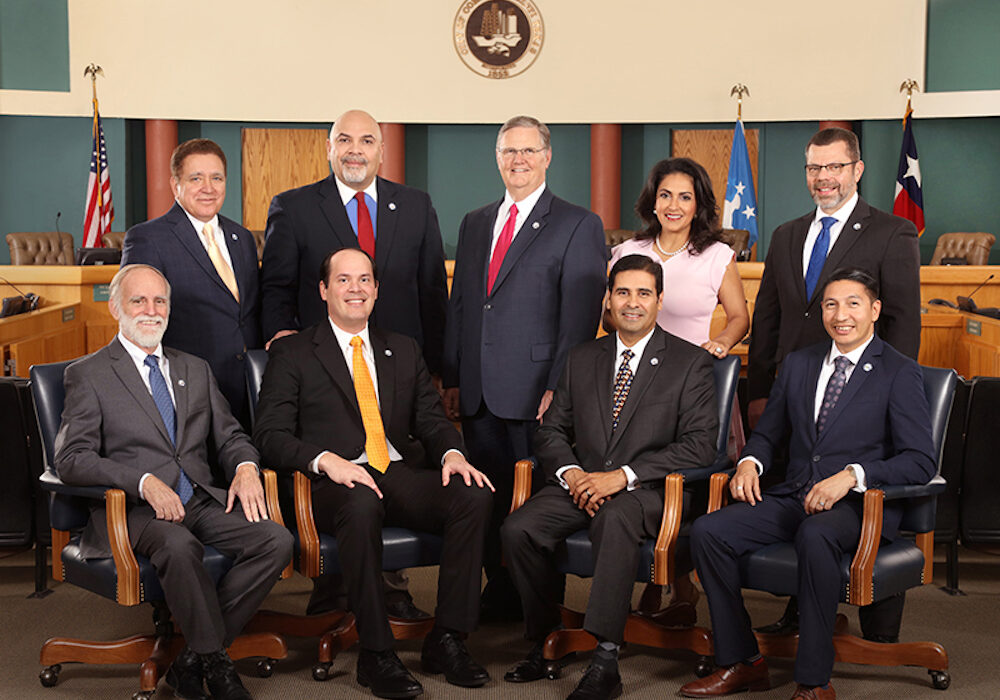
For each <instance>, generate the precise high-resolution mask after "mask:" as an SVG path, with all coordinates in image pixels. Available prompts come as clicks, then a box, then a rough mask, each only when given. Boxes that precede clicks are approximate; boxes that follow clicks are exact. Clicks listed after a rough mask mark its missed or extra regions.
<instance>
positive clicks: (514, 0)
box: [452, 0, 545, 79]
mask: <svg viewBox="0 0 1000 700" xmlns="http://www.w3.org/2000/svg"><path fill="white" fill-rule="evenodd" d="M452 30H453V31H452V37H453V39H454V41H455V50H456V51H458V55H459V57H460V58H461V59H462V61H463V62H464V63H465V65H467V66H468V67H469V68H470V69H471V70H472V71H473V72H475V73H478V74H479V75H481V76H483V77H484V78H498V79H500V78H513V77H514V76H515V75H520V74H521V73H523V72H524V71H526V70H527V69H528V68H529V67H530V66H531V64H532V63H534V62H535V59H536V58H538V54H539V53H540V52H541V50H542V41H543V39H544V38H545V28H544V25H543V23H542V13H541V12H539V10H538V5H536V4H535V3H534V2H533V0H466V1H465V2H463V3H462V5H461V7H459V8H458V12H457V13H456V14H455V24H454V26H453V27H452Z"/></svg>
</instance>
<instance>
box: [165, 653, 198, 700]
mask: <svg viewBox="0 0 1000 700" xmlns="http://www.w3.org/2000/svg"><path fill="white" fill-rule="evenodd" d="M163 680H165V681H166V682H167V685H169V686H170V687H171V688H173V689H174V695H175V696H176V697H178V698H185V699H186V700H208V696H207V695H205V686H204V684H203V683H202V668H201V657H200V656H198V655H197V654H195V653H194V652H193V651H191V649H190V648H189V647H184V649H183V650H182V651H181V653H180V654H178V655H177V658H175V659H174V662H173V663H172V664H170V668H169V669H167V675H166V676H164V677H163Z"/></svg>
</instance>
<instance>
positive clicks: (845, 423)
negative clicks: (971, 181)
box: [681, 268, 935, 699]
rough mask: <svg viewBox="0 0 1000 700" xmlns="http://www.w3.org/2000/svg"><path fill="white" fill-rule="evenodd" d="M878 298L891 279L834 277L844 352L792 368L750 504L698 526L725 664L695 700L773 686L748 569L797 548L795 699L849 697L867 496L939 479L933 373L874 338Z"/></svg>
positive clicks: (818, 355)
mask: <svg viewBox="0 0 1000 700" xmlns="http://www.w3.org/2000/svg"><path fill="white" fill-rule="evenodd" d="M878 296H879V290H878V283H877V282H876V281H875V279H874V278H873V277H872V276H871V275H870V274H868V273H867V272H865V271H864V270H861V269H857V268H849V269H841V270H837V271H836V272H835V273H834V274H833V275H832V276H831V278H830V281H829V282H828V283H827V285H826V287H825V289H824V292H823V301H822V305H821V308H822V310H823V326H824V327H825V328H826V332H827V333H828V334H829V335H830V337H831V338H832V339H833V342H832V343H830V342H823V343H819V344H818V345H813V346H811V347H807V348H804V349H802V350H799V351H797V352H794V353H792V354H790V355H788V356H787V357H786V358H785V361H784V363H783V364H782V366H781V372H780V374H779V376H778V381H777V383H776V384H775V386H774V389H773V390H772V391H771V395H770V397H769V398H768V401H767V407H766V409H765V411H764V415H763V416H762V418H761V420H760V422H759V423H758V424H757V427H756V429H755V430H754V433H753V435H751V436H750V440H749V441H748V442H747V445H746V448H745V449H744V450H743V455H742V458H741V459H740V461H739V463H738V464H737V466H736V474H735V475H734V476H733V478H732V480H731V481H730V484H729V489H730V494H731V495H732V498H733V499H734V500H735V501H738V502H737V503H734V504H732V505H730V506H729V507H727V508H723V509H722V510H719V511H717V512H715V513H711V514H709V515H705V516H703V517H701V518H699V519H698V520H697V521H695V524H694V526H693V527H692V531H691V550H692V556H693V558H694V562H695V566H696V568H697V570H698V576H699V577H700V579H701V582H702V585H703V586H704V588H705V593H706V594H707V596H708V606H709V610H710V611H711V615H712V633H713V635H714V638H715V658H716V661H717V662H718V664H719V666H720V668H719V670H718V671H716V672H715V673H714V674H712V675H710V676H708V677H706V678H702V679H700V680H697V681H693V682H691V683H688V684H687V685H685V686H684V687H682V688H681V694H682V695H684V696H686V697H713V696H717V695H727V694H729V693H734V692H739V691H743V690H764V689H767V688H769V687H770V680H769V677H768V671H767V665H766V663H765V661H764V659H763V658H762V657H761V655H760V653H759V651H758V649H757V643H756V640H755V638H754V635H753V631H752V630H751V629H750V618H749V616H748V615H747V612H746V609H745V608H744V607H743V600H742V598H741V596H740V574H739V564H738V561H739V558H740V557H741V556H742V555H743V554H746V553H748V552H753V551H756V550H757V549H760V548H761V547H764V546H766V545H769V544H773V543H775V542H794V543H795V548H796V553H797V555H798V562H799V565H798V575H799V584H798V596H799V615H800V625H799V647H798V649H799V651H798V656H797V658H796V660H795V681H796V682H797V683H798V688H797V690H796V692H795V694H794V695H793V696H792V697H793V698H816V699H829V698H834V697H836V694H835V692H834V690H833V687H832V686H831V685H830V672H831V670H832V668H833V660H834V649H833V625H834V620H835V618H836V613H837V603H838V600H839V591H840V587H841V585H842V582H841V580H840V574H839V571H840V564H839V562H840V560H841V557H842V556H843V555H844V553H845V552H849V551H853V550H854V549H855V548H856V547H857V544H858V539H859V537H860V535H861V520H862V512H863V498H862V496H861V493H862V492H864V491H865V490H866V489H868V488H878V487H880V486H882V485H887V484H923V483H926V482H927V481H928V480H930V479H931V477H933V476H934V464H935V459H934V447H933V438H932V436H931V428H930V417H929V412H928V408H927V399H926V396H925V394H924V387H923V380H922V377H921V373H920V367H919V366H918V365H917V363H916V362H914V361H913V360H912V359H910V358H908V357H905V356H904V355H902V354H900V353H899V352H897V351H896V350H894V349H893V348H892V346H891V345H889V344H888V343H886V342H885V341H883V340H881V339H880V338H878V337H876V336H875V322H876V321H877V320H878V317H879V312H880V311H881V308H882V304H881V302H880V301H879V298H878ZM786 438H788V439H789V440H790V443H789V462H788V472H787V477H786V478H785V481H783V482H782V483H780V484H778V485H776V486H774V487H773V488H771V489H769V490H767V491H766V492H764V493H763V495H762V494H761V489H760V481H759V480H760V475H761V474H763V473H764V472H765V471H766V470H767V469H768V468H769V467H770V466H771V463H772V458H773V456H774V453H775V451H776V450H778V449H780V447H781V445H782V444H783V443H784V440H785V439H786ZM901 515H902V511H901V504H897V503H895V502H892V503H889V502H887V503H886V505H885V510H884V512H883V520H882V537H883V538H888V539H892V538H894V537H896V535H897V534H898V527H899V520H900V517H901Z"/></svg>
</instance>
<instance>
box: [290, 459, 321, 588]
mask: <svg viewBox="0 0 1000 700" xmlns="http://www.w3.org/2000/svg"><path fill="white" fill-rule="evenodd" d="M295 525H296V527H297V528H298V531H299V571H301V572H302V573H303V575H305V576H308V577H309V578H316V577H317V576H319V575H320V573H322V572H321V571H320V566H319V565H320V555H319V534H318V533H317V532H316V521H314V520H313V509H312V482H311V480H310V479H309V477H308V476H306V475H305V474H303V473H302V472H298V471H297V472H295Z"/></svg>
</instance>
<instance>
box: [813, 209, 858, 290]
mask: <svg viewBox="0 0 1000 700" xmlns="http://www.w3.org/2000/svg"><path fill="white" fill-rule="evenodd" d="M870 218H871V208H870V207H869V206H868V203H867V202H865V201H864V200H863V199H861V198H860V197H858V203H857V204H855V205H854V211H852V212H851V216H850V217H849V218H848V219H847V221H845V222H844V227H843V228H842V229H840V235H839V236H837V242H836V243H835V244H834V246H833V248H831V249H830V253H829V254H828V255H827V256H826V264H825V265H823V272H822V274H821V275H820V278H819V284H817V285H816V289H822V288H823V287H824V286H826V280H827V278H829V277H830V275H832V274H833V271H834V270H836V269H837V268H838V267H840V265H841V261H842V260H843V259H844V256H845V255H847V251H849V250H850V249H851V248H852V247H853V246H854V244H855V243H857V242H858V240H859V239H860V238H861V237H862V236H863V235H864V233H865V227H866V226H867V225H868V220H869V219H870Z"/></svg>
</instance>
